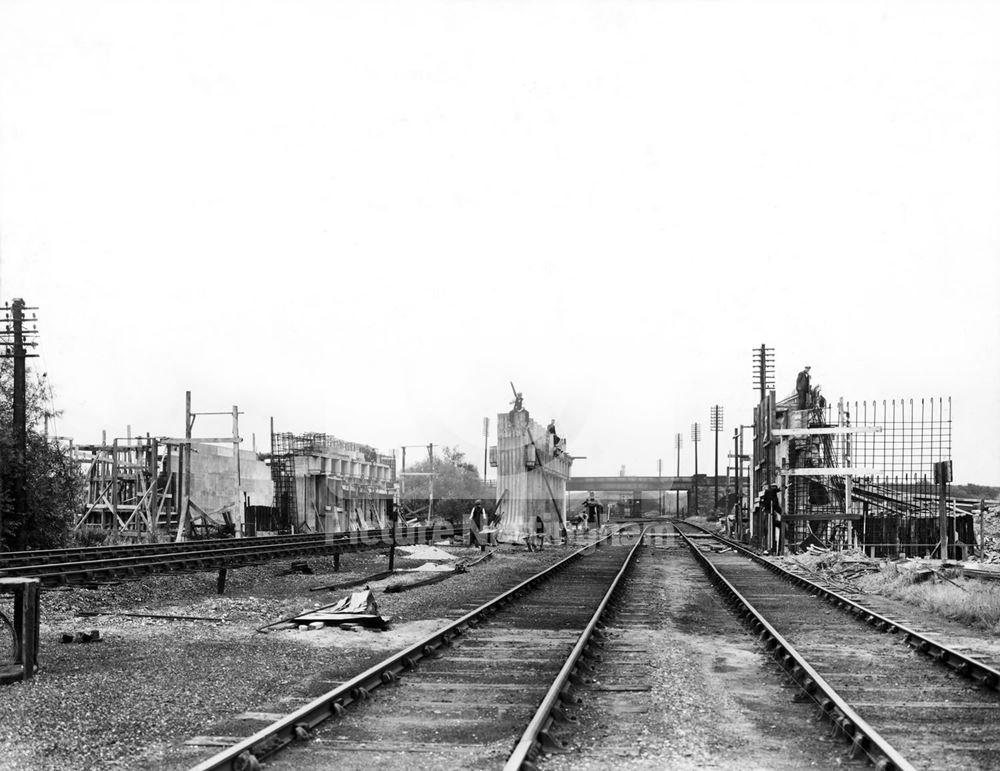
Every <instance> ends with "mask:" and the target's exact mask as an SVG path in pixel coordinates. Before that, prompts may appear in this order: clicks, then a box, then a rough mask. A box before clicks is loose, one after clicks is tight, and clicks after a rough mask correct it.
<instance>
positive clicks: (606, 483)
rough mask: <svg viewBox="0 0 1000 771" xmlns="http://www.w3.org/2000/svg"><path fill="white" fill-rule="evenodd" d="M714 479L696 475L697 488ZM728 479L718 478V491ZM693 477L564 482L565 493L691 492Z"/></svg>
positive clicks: (711, 483) (712, 482) (615, 478)
mask: <svg viewBox="0 0 1000 771" xmlns="http://www.w3.org/2000/svg"><path fill="white" fill-rule="evenodd" d="M715 483H716V477H714V476H708V475H707V474H699V475H698V486H699V487H713V486H714V485H715ZM728 483H729V482H728V478H727V477H724V476H720V477H718V484H719V489H720V490H724V489H725V488H726V485H727V484H728ZM693 487H694V477H693V476H686V477H570V479H569V481H568V482H566V491H567V492H595V493H596V492H602V493H612V492H615V493H617V492H621V493H628V492H647V491H650V490H691V489H693Z"/></svg>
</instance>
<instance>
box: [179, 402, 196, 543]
mask: <svg viewBox="0 0 1000 771" xmlns="http://www.w3.org/2000/svg"><path fill="white" fill-rule="evenodd" d="M192 420H193V418H192V416H191V392H190V391H185V392H184V440H185V441H184V444H182V445H181V446H180V447H178V448H177V490H178V494H177V537H176V538H175V539H174V540H176V541H183V540H184V532H185V529H186V526H187V519H188V516H189V515H188V511H189V509H190V500H191V428H192V426H191V422H192Z"/></svg>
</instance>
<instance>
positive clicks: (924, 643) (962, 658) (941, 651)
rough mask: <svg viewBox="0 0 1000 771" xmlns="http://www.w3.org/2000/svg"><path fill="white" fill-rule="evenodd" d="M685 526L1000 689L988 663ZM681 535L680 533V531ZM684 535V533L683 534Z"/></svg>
mask: <svg viewBox="0 0 1000 771" xmlns="http://www.w3.org/2000/svg"><path fill="white" fill-rule="evenodd" d="M684 524H685V525H687V526H689V527H693V528H696V529H698V530H701V531H702V532H704V533H706V534H708V535H711V536H712V537H713V538H715V539H717V540H719V541H721V542H722V543H724V544H726V545H727V546H730V547H732V548H733V549H734V550H736V551H737V552H739V553H740V554H742V555H743V556H744V557H747V558H748V559H750V560H752V561H754V562H756V563H758V564H760V565H763V566H764V567H765V568H767V569H768V570H770V571H771V572H772V573H774V574H776V575H778V576H780V577H781V578H784V579H785V580H787V581H791V582H792V583H793V584H795V585H796V586H799V587H800V588H802V589H805V590H806V591H808V592H810V593H811V594H814V595H817V596H819V597H821V598H823V599H824V600H826V601H827V602H829V603H832V604H833V605H835V606H837V607H838V608H840V609H841V610H846V611H848V612H849V613H851V614H852V615H854V616H856V617H858V618H859V619H861V620H862V621H864V622H866V623H868V624H870V625H871V626H873V627H875V628H876V629H878V630H879V631H880V632H886V633H889V634H902V635H903V641H904V642H905V643H906V644H907V645H909V646H910V647H911V648H913V649H914V650H916V651H918V652H919V653H923V654H926V655H928V656H930V657H931V658H932V659H934V660H935V661H937V662H939V663H941V664H945V665H947V666H949V667H951V668H952V669H953V670H955V671H956V672H957V673H958V674H961V675H964V676H966V677H969V678H971V679H972V680H975V681H976V682H978V683H979V684H980V685H983V686H985V687H986V688H991V689H993V690H1000V671H997V670H996V669H994V668H993V667H991V666H989V665H988V664H985V663H983V662H982V661H979V660H978V659H975V658H972V657H971V656H966V655H965V654H963V653H961V652H959V651H957V650H955V649H954V648H949V647H948V646H947V645H943V644H941V643H939V642H936V641H935V640H932V639H930V638H929V637H926V636H924V635H922V634H921V633H920V632H917V631H915V630H913V629H910V628H909V627H908V626H906V625H904V624H901V623H899V622H898V621H893V620H892V619H890V618H887V617H885V616H883V615H881V614H879V613H876V612H875V611H874V610H871V609H870V608H866V607H865V606H864V605H861V604H860V603H857V602H855V601H854V600H851V599H848V598H847V597H845V596H844V595H842V594H839V593H837V592H835V591H833V590H832V589H828V588H826V587H825V586H820V585H819V584H817V583H815V582H813V581H810V580H809V579H808V578H804V577H803V576H800V575H796V574H795V573H792V572H791V571H789V570H786V569H785V568H783V567H781V566H780V565H776V564H775V563H773V562H771V561H770V560H768V559H765V558H763V557H761V556H760V555H759V554H755V553H754V552H753V551H752V550H751V549H748V548H747V547H746V546H744V545H743V544H741V543H739V542H737V541H733V540H731V539H729V538H724V537H722V536H719V535H717V534H715V533H709V532H708V531H707V530H705V529H704V528H702V527H700V526H699V525H693V524H691V523H690V522H685V523H684ZM678 532H680V530H678ZM682 535H683V533H682Z"/></svg>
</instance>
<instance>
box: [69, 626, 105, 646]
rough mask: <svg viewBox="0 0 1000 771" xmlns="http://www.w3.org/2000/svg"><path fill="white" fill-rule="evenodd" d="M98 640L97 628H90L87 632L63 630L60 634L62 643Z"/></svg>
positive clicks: (99, 638) (99, 639)
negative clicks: (71, 632)
mask: <svg viewBox="0 0 1000 771" xmlns="http://www.w3.org/2000/svg"><path fill="white" fill-rule="evenodd" d="M100 641H101V633H100V631H98V630H97V629H91V630H90V631H89V632H77V633H76V634H68V633H65V632H64V633H63V636H62V642H63V643H74V642H75V643H92V642H100Z"/></svg>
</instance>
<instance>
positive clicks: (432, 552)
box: [396, 544, 457, 562]
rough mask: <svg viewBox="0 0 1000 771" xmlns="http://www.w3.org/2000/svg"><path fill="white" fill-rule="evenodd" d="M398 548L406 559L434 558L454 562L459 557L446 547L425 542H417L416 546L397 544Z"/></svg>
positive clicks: (433, 559)
mask: <svg viewBox="0 0 1000 771" xmlns="http://www.w3.org/2000/svg"><path fill="white" fill-rule="evenodd" d="M396 550H397V551H398V552H399V554H400V555H401V556H403V557H405V558H406V559H412V560H432V561H437V562H454V561H455V560H456V559H457V557H456V556H455V555H454V554H452V553H450V552H446V551H445V550H444V549H439V548H438V547H437V546H427V545H424V544H417V545H416V546H397V547H396Z"/></svg>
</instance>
